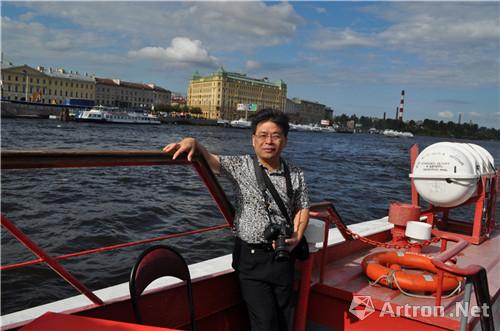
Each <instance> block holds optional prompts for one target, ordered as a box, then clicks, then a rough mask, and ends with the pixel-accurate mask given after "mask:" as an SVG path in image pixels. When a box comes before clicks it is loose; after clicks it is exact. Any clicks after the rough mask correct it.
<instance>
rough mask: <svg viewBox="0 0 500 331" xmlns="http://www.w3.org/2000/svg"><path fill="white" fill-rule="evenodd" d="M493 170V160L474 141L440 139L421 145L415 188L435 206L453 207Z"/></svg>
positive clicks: (415, 172)
mask: <svg viewBox="0 0 500 331" xmlns="http://www.w3.org/2000/svg"><path fill="white" fill-rule="evenodd" d="M494 173H495V166H494V160H493V157H492V156H491V154H490V153H488V151H486V150H485V149H484V148H482V147H481V146H478V145H476V144H465V143H452V142H440V143H436V144H433V145H430V146H429V147H427V148H425V149H424V150H423V151H422V152H421V153H420V154H419V155H418V157H417V159H416V160H415V165H414V167H413V172H412V174H411V175H410V177H412V178H413V181H414V184H415V188H416V189H417V192H418V193H419V194H420V196H422V198H423V199H425V200H426V201H428V202H429V203H431V204H432V205H434V206H438V207H455V206H458V205H460V204H462V203H464V202H465V201H467V200H468V199H469V198H471V197H472V196H473V195H474V194H475V193H476V189H477V183H478V181H479V178H480V177H481V176H484V175H486V176H491V175H493V174H494Z"/></svg>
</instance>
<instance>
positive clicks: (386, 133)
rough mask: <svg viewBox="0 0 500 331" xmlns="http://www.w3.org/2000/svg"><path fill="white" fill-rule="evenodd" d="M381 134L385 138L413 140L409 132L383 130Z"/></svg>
mask: <svg viewBox="0 0 500 331" xmlns="http://www.w3.org/2000/svg"><path fill="white" fill-rule="evenodd" d="M382 134H383V135H384V136H386V137H404V138H413V133H411V132H401V131H394V130H384V131H383V132H382Z"/></svg>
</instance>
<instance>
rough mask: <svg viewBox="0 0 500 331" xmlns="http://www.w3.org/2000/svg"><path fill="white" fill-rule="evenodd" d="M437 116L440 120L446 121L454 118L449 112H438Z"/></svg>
mask: <svg viewBox="0 0 500 331" xmlns="http://www.w3.org/2000/svg"><path fill="white" fill-rule="evenodd" d="M437 115H438V116H439V117H441V118H446V119H451V118H453V117H455V114H453V113H452V112H451V111H440V112H439V113H437Z"/></svg>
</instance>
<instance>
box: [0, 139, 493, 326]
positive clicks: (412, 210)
mask: <svg viewBox="0 0 500 331" xmlns="http://www.w3.org/2000/svg"><path fill="white" fill-rule="evenodd" d="M1 153H2V158H1V161H2V162H1V167H2V171H10V169H29V168H31V169H35V171H37V170H36V169H41V168H83V167H100V166H103V167H110V166H115V167H119V166H125V167H132V166H151V165H155V166H161V165H164V166H168V165H185V166H192V167H194V169H195V170H196V171H197V173H198V174H199V176H200V178H201V180H202V181H203V182H204V184H205V185H206V187H207V189H208V191H209V192H210V194H211V196H212V198H213V199H214V202H215V204H216V205H217V207H218V209H219V210H220V212H221V216H222V218H223V219H224V220H225V222H224V224H222V225H218V226H212V227H207V228H202V229H197V230H192V231H188V232H183V233H174V234H171V233H170V234H168V235H163V236H159V237H158V236H156V237H152V238H150V239H146V240H140V241H134V242H129V243H123V244H119V245H112V246H106V247H96V248H95V249H92V250H89V251H84V252H74V253H71V254H66V255H64V256H50V255H49V254H47V253H46V252H45V251H44V250H43V249H42V248H41V247H39V246H38V245H37V243H36V242H34V241H33V240H32V239H30V238H29V237H28V235H27V234H26V233H24V232H22V231H21V230H20V229H19V228H17V227H16V225H15V224H14V222H13V220H10V219H9V218H8V215H3V214H2V216H1V222H2V226H3V227H4V229H5V230H6V232H9V233H10V234H12V235H13V236H14V237H15V238H17V239H18V240H19V241H20V242H21V243H22V244H23V245H24V246H26V247H27V249H29V250H30V251H32V252H33V253H34V254H35V255H36V256H37V257H38V259H34V260H31V261H24V262H17V263H12V262H9V261H2V267H1V270H2V273H7V272H9V270H11V269H17V270H18V272H19V271H20V270H22V269H21V268H23V267H26V266H28V265H33V264H37V263H46V264H47V265H48V266H49V267H50V268H51V269H53V270H54V271H55V272H56V273H58V274H59V275H61V276H62V278H63V279H65V280H66V281H67V282H68V283H70V284H71V285H72V286H73V287H74V288H76V289H78V291H80V293H81V294H80V295H77V296H73V297H69V298H67V299H63V300H59V301H55V302H51V303H48V304H45V305H41V306H37V307H33V308H28V309H23V308H22V307H20V309H19V311H17V312H14V313H10V314H6V315H4V316H2V318H1V328H2V330H16V329H21V330H28V331H29V330H92V329H95V330H157V331H159V330H178V329H184V330H185V329H188V328H190V322H189V321H190V318H189V314H188V311H189V309H188V303H187V302H188V301H187V300H185V296H184V294H185V286H186V285H185V284H184V283H183V282H181V281H179V280H176V279H172V278H167V279H163V281H159V282H157V283H156V282H155V283H153V284H152V285H151V287H149V288H148V289H147V290H146V291H145V292H144V294H143V295H142V296H141V297H140V301H139V306H140V307H142V308H143V313H144V316H143V324H139V323H138V322H137V321H136V320H135V317H134V313H133V311H134V310H133V308H132V304H131V299H130V295H129V285H128V283H123V284H119V285H115V286H111V287H107V288H103V289H100V290H96V291H91V290H90V289H88V288H87V287H86V286H85V285H84V284H83V283H82V282H80V281H79V280H78V279H77V278H76V277H75V276H74V275H73V274H71V273H70V272H68V271H67V270H66V269H65V268H63V267H62V266H61V264H60V263H59V261H61V260H63V259H66V258H69V257H71V256H81V255H84V254H91V253H99V252H103V251H108V250H112V249H120V248H124V247H129V246H132V245H138V244H144V243H150V242H154V241H158V240H163V241H165V240H167V239H168V238H172V237H178V236H183V235H192V234H195V233H200V232H206V231H230V230H229V229H230V228H231V226H232V224H233V217H234V209H233V207H232V205H231V203H230V202H229V200H228V199H227V196H226V195H225V193H224V191H223V190H222V188H221V186H220V185H219V183H218V181H217V179H216V178H215V176H214V175H213V173H212V172H211V171H210V169H209V167H208V164H207V162H206V160H204V159H203V158H201V157H200V156H195V157H194V158H193V160H192V161H188V160H187V159H186V158H179V159H176V160H172V159H171V154H166V153H162V152H158V151H81V150H78V151H74V150H51V151H46V150H44V151H39V150H34V151H33V150H29V151H9V150H2V152H1ZM410 164H411V169H412V171H411V174H410V178H409V179H408V180H410V181H411V183H412V185H411V187H412V190H411V193H412V194H411V202H408V203H393V204H391V206H390V207H389V213H388V216H386V217H384V218H382V219H376V220H371V221H365V222H361V223H357V224H353V225H349V226H346V224H345V223H344V222H343V220H342V217H341V213H339V212H338V211H337V210H336V209H335V207H334V205H333V204H332V203H330V202H320V203H315V204H313V205H312V206H311V208H310V216H311V221H310V225H309V227H308V229H307V232H306V237H307V239H308V242H309V246H310V251H311V255H310V257H309V259H307V260H305V261H299V262H298V263H297V265H296V269H297V270H296V271H297V272H296V274H297V277H296V284H295V285H296V286H295V290H296V291H297V304H296V308H295V316H294V319H295V322H294V330H418V331H427V330H474V329H479V328H482V329H483V330H494V327H495V323H496V327H497V328H498V326H499V324H498V318H499V317H500V304H499V301H500V300H498V295H499V289H500V277H498V276H499V274H500V264H499V260H500V259H499V253H498V248H499V247H500V236H499V231H498V228H497V227H496V225H495V220H496V218H495V212H496V203H497V193H498V176H499V174H500V169H498V168H495V167H494V165H493V159H492V158H491V155H489V153H487V152H486V151H484V150H483V149H481V148H480V147H479V146H477V145H472V144H458V143H440V144H435V145H431V146H429V147H427V148H426V149H425V150H423V151H422V152H421V153H420V154H419V153H418V147H417V146H413V147H412V149H411V152H410ZM54 175H59V172H54ZM464 206H467V207H471V208H473V210H474V214H473V219H470V220H465V221H464V220H457V219H454V218H453V213H454V212H455V211H456V209H457V208H459V207H464ZM360 208H363V207H362V206H360ZM96 226H98V224H96ZM31 231H33V233H36V232H35V230H33V229H31ZM62 239H63V237H61V238H60V240H62ZM167 243H168V240H167ZM4 249H5V248H4ZM181 254H182V252H181ZM80 258H82V257H80ZM9 263H10V264H9ZM130 267H131V268H132V266H130ZM189 271H190V277H191V280H192V294H193V298H194V301H193V302H194V304H193V305H194V314H195V320H196V324H197V330H222V331H223V330H249V322H248V316H247V311H246V308H245V305H244V303H243V301H242V298H241V295H240V292H239V288H238V281H237V277H236V276H235V272H234V270H233V269H232V268H231V256H230V255H225V256H220V257H217V258H214V259H211V260H207V261H203V262H199V263H195V264H192V265H190V266H189ZM40 286H43V283H42V284H40ZM32 295H36V293H33V294H32ZM151 325H152V326H151ZM153 326H156V328H155V327H153Z"/></svg>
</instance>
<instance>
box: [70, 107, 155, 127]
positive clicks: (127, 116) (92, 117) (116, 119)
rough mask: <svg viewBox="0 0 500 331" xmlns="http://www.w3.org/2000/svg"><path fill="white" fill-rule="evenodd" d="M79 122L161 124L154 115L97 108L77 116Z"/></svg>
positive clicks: (110, 108)
mask: <svg viewBox="0 0 500 331" xmlns="http://www.w3.org/2000/svg"><path fill="white" fill-rule="evenodd" d="M75 121H77V122H97V123H119V124H161V122H160V119H159V118H158V117H157V116H155V115H152V114H146V113H139V112H126V111H120V110H119V109H118V108H114V107H105V106H95V107H94V108H92V109H90V110H84V111H82V112H80V113H78V114H77V115H76V116H75Z"/></svg>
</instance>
